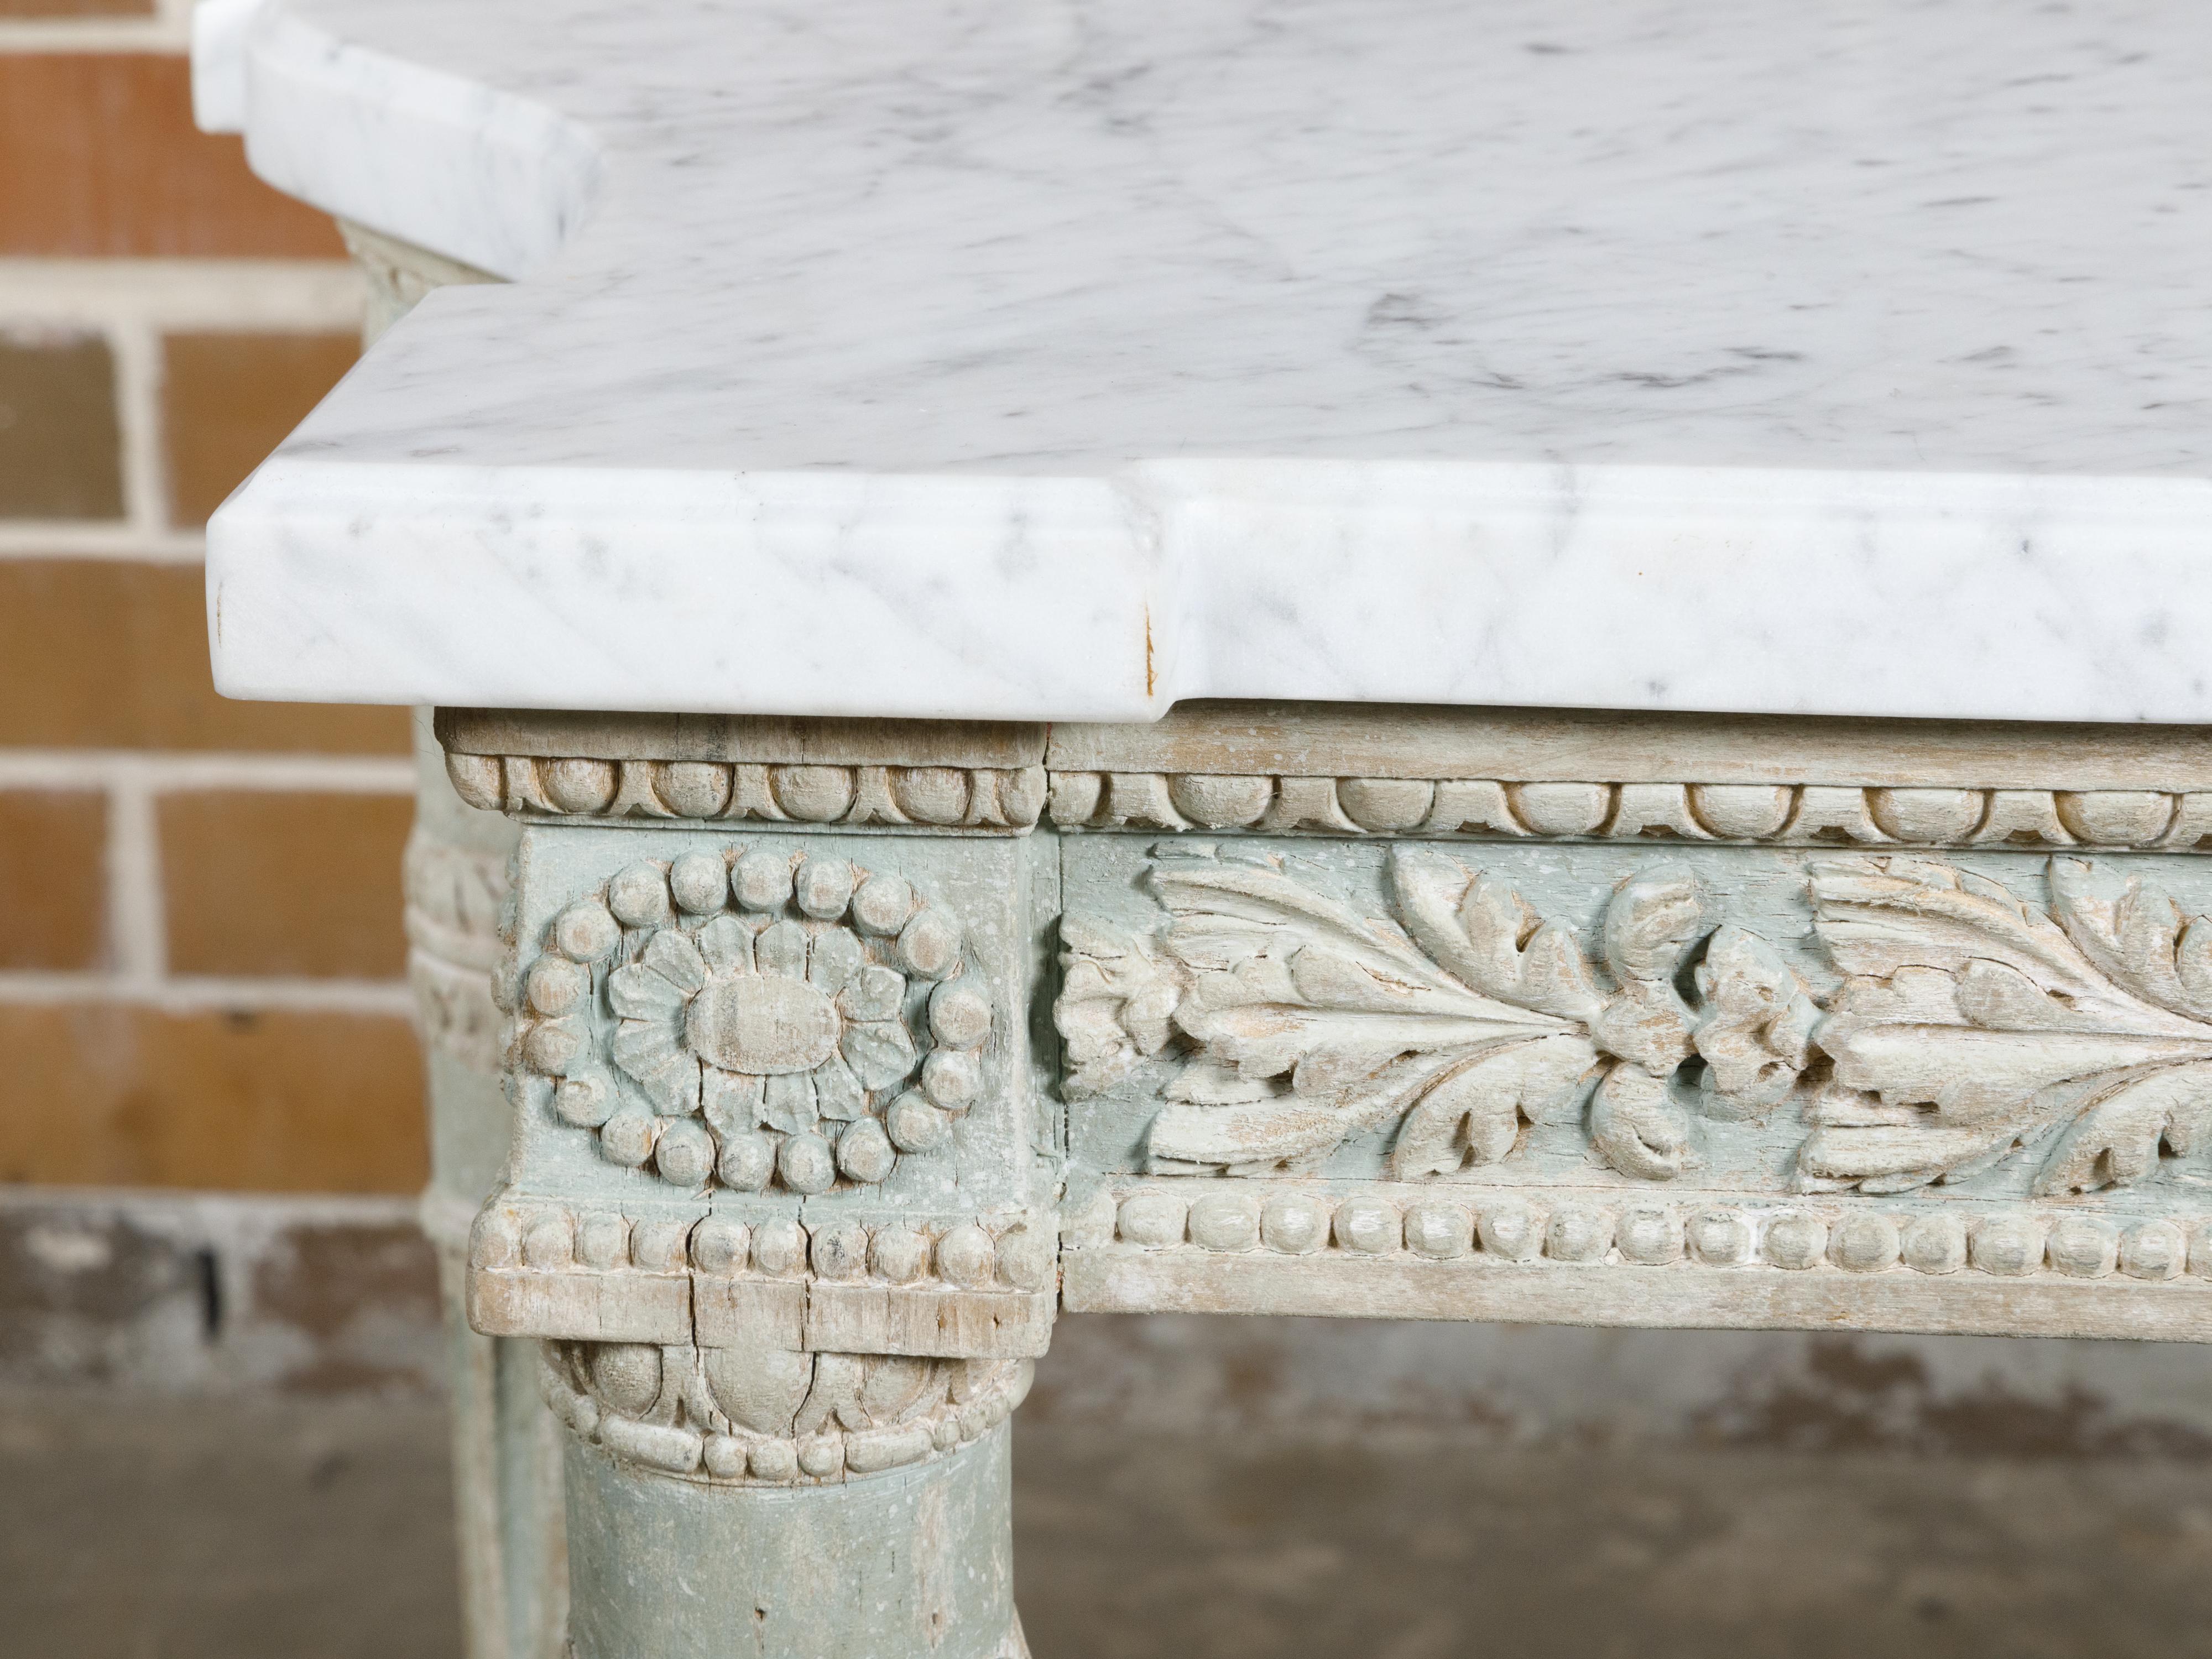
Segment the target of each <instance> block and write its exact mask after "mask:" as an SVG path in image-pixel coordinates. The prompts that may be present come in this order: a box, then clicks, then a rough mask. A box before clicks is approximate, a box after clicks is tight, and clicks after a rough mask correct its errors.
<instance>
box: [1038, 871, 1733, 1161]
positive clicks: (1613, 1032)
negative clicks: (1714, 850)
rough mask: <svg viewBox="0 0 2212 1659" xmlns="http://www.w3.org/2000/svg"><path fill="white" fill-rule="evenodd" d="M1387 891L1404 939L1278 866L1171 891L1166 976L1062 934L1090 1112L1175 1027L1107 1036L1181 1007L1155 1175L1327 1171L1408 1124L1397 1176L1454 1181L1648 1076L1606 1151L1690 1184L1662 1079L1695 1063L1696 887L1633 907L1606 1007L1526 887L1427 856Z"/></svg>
mask: <svg viewBox="0 0 2212 1659" xmlns="http://www.w3.org/2000/svg"><path fill="white" fill-rule="evenodd" d="M1390 874H1391V884H1392V893H1393V897H1394V899H1395V908H1396V912H1397V915H1399V916H1400V917H1401V918H1402V919H1403V926H1402V927H1401V926H1399V925H1396V924H1394V923H1392V922H1390V921H1370V920H1369V919H1367V918H1364V917H1362V916H1359V915H1355V914H1354V913H1353V912H1352V911H1351V910H1349V909H1347V908H1346V907H1344V906H1343V905H1341V904H1340V903H1338V902H1336V901H1334V900H1333V899H1330V898H1328V897H1325V896H1322V895H1321V894H1320V893H1318V892H1316V891H1315V890H1312V889H1311V888H1310V887H1308V886H1306V885H1304V884H1302V883H1300V882H1298V881H1297V880H1294V879H1293V878H1291V877H1290V876H1289V875H1287V874H1286V873H1285V872H1284V871H1283V870H1282V869H1281V867H1279V866H1278V865H1275V864H1273V863H1272V862H1257V863H1252V862H1244V863H1232V862H1225V861H1221V860H1214V859H1211V858H1201V859H1192V860H1179V861H1178V862H1176V863H1175V864H1173V865H1164V866H1161V867H1159V868H1158V869H1156V870H1155V871H1154V872H1152V877H1151V884H1152V890H1153V891H1154V893H1155V895H1156V896H1158V898H1159V900H1160V902H1161V903H1162V905H1163V906H1164V908H1166V909H1167V910H1168V912H1169V914H1170V917H1171V918H1172V920H1171V921H1170V926H1169V928H1168V931H1167V934H1166V936H1165V938H1164V940H1163V942H1162V952H1163V954H1164V957H1166V958H1167V961H1168V963H1170V964H1171V965H1172V970H1173V971H1172V972H1170V969H1167V968H1164V967H1161V966H1159V965H1158V964H1157V963H1152V964H1150V965H1146V964H1147V959H1148V955H1149V953H1148V952H1147V951H1146V947H1144V946H1143V945H1140V944H1139V943H1138V942H1137V941H1135V940H1133V939H1130V938H1129V937H1128V936H1127V935H1124V934H1120V933H1114V932H1113V931H1112V930H1104V929H1100V928H1098V927H1097V925H1096V924H1091V923H1086V922H1080V921H1079V922H1078V923H1077V924H1076V926H1075V927H1074V928H1073V930H1069V931H1066V932H1064V933H1063V943H1064V944H1065V945H1066V947H1067V954H1066V962H1067V963H1068V969H1069V980H1068V988H1067V989H1066V990H1065V991H1063V993H1062V995H1061V999H1060V1004H1059V1006H1058V1018H1059V1020H1060V1029H1061V1031H1062V1033H1063V1035H1064V1036H1066V1037H1067V1039H1068V1041H1069V1044H1070V1054H1071V1058H1072V1059H1073V1060H1074V1062H1075V1071H1074V1073H1073V1089H1074V1090H1075V1091H1079V1092H1081V1091H1095V1090H1096V1089H1097V1087H1100V1086H1104V1085H1103V1084H1102V1083H1101V1081H1100V1079H1106V1080H1108V1081H1110V1079H1111V1078H1112V1077H1115V1076H1119V1075H1121V1074H1122V1073H1126V1071H1127V1068H1128V1066H1131V1065H1133V1064H1134V1061H1135V1057H1136V1055H1137V1054H1139V1053H1158V1052H1159V1050H1160V1048H1162V1047H1163V1046H1164V1042H1165V1034H1164V1026H1163V1025H1160V1024H1155V1025H1153V1026H1152V1027H1148V1028H1136V1027H1133V1026H1130V1025H1128V1024H1126V1023H1125V1024H1124V1029H1123V1031H1122V1033H1121V1037H1120V1039H1119V1040H1118V1041H1117V1040H1116V1039H1115V1038H1114V1037H1112V1036H1108V1035H1106V1034H1105V1033H1104V1032H1103V1030H1101V1029H1100V1025H1101V1022H1102V1021H1103V1019H1105V1018H1109V1017H1110V1011H1111V1010H1112V1009H1114V1008H1115V1006H1119V1007H1121V1008H1122V1009H1127V1008H1130V1007H1133V1006H1136V1004H1137V1002H1138V1000H1139V996H1140V994H1143V993H1147V992H1149V993H1152V994H1155V996H1157V994H1158V992H1159V990H1160V989H1161V988H1162V987H1165V986H1168V985H1170V984H1176V985H1179V987H1180V991H1181V994H1180V996H1179V997H1178V998H1177V999H1176V1000H1175V1001H1174V1002H1173V1004H1172V1009H1173V1024H1174V1026H1175V1028H1176V1030H1180V1031H1181V1032H1182V1034H1183V1035H1184V1036H1186V1037H1187V1038H1188V1040H1189V1041H1190V1042H1191V1043H1193V1044H1194V1045H1195V1048H1196V1053H1195V1054H1193V1055H1191V1056H1190V1057H1189V1058H1188V1059H1187V1060H1185V1062H1184V1064H1183V1065H1182V1069H1181V1071H1180V1072H1179V1073H1178V1075H1177V1076H1176V1079H1174V1081H1173V1082H1171V1083H1170V1085H1169V1086H1168V1089H1167V1091H1166V1092H1167V1096H1168V1101H1169V1104H1168V1105H1167V1106H1166V1107H1165V1108H1164V1109H1163V1110H1162V1111H1161V1112H1160V1114H1159V1115H1158V1117H1157V1118H1155V1120H1154V1121H1153V1123H1152V1130H1151V1133H1150V1137H1149V1140H1148V1143H1147V1152H1148V1156H1149V1158H1150V1159H1151V1161H1152V1166H1153V1168H1155V1169H1156V1170H1191V1171H1196V1170H1221V1171H1224V1172H1226V1173H1229V1174H1232V1175H1243V1174H1259V1173H1262V1172H1266V1171H1269V1170H1311V1169H1314V1168H1316V1167H1318V1165H1319V1164H1321V1163H1322V1160H1324V1159H1325V1158H1327V1157H1328V1155H1329V1154H1330V1153H1331V1152H1334V1150H1335V1149H1336V1147H1337V1146H1340V1144H1341V1143H1342V1142H1343V1141H1344V1139H1346V1137H1347V1136H1349V1135H1352V1134H1354V1133H1359V1132H1361V1131H1363V1130H1370V1129H1375V1128H1380V1127H1384V1126H1387V1125H1392V1124H1395V1126H1396V1135H1395V1140H1394V1142H1393V1146H1392V1150H1391V1153H1390V1163H1391V1168H1392V1170H1393V1171H1394V1173H1395V1174H1396V1175H1398V1176H1401V1178H1413V1177H1418V1176H1427V1175H1436V1174H1443V1173H1449V1172H1450V1171H1452V1170H1458V1169H1462V1168H1466V1167H1468V1166H1470V1165H1480V1164H1492V1163H1496V1162H1498V1161H1499V1160H1501V1159H1503V1158H1506V1157H1507V1156H1509V1155H1510V1153H1511V1152H1513V1150H1514V1149H1515V1147H1516V1146H1517V1145H1518V1144H1519V1142H1520V1139H1521V1135H1522V1125H1523V1124H1524V1123H1539V1122H1550V1121H1563V1120H1565V1121H1571V1120H1572V1119H1573V1118H1574V1117H1575V1116H1576V1115H1577V1114H1578V1113H1579V1112H1580V1111H1581V1109H1582V1108H1583V1103H1584V1102H1585V1101H1586V1100H1588V1099H1589V1097H1590V1095H1591V1092H1592V1091H1593V1089H1594V1088H1595V1086H1596V1085H1598V1084H1599V1083H1600V1080H1601V1079H1604V1078H1606V1077H1607V1074H1608V1073H1614V1072H1624V1073H1625V1072H1627V1071H1634V1072H1637V1073H1639V1074H1641V1077H1642V1079H1643V1081H1642V1082H1641V1083H1637V1082H1632V1081H1628V1080H1626V1079H1623V1080H1622V1081H1620V1083H1618V1084H1617V1085H1615V1093H1614V1095H1613V1099H1614V1100H1616V1101H1618V1102H1624V1103H1625V1102H1627V1101H1630V1100H1632V1101H1633V1107H1632V1109H1630V1108H1629V1107H1627V1106H1626V1105H1623V1106H1622V1107H1621V1108H1620V1109H1619V1110H1616V1111H1613V1112H1611V1113H1609V1114H1607V1115H1604V1117H1603V1121H1605V1123H1607V1125H1608V1126H1617V1131H1618V1132H1617V1133H1605V1134H1601V1135H1595V1136H1594V1138H1593V1144H1594V1145H1595V1146H1597V1148H1598V1150H1599V1152H1600V1153H1601V1155H1602V1156H1604V1157H1606V1158H1607V1159H1608V1160H1609V1161H1616V1162H1617V1166H1618V1167H1622V1168H1624V1169H1625V1170H1627V1171H1628V1172H1631V1173H1634V1174H1638V1175H1641V1176H1647V1177H1650V1178H1657V1179H1664V1178H1667V1177H1668V1176H1673V1175H1674V1174H1677V1173H1679V1172H1680V1169H1681V1167H1682V1164H1683V1162H1684V1160H1685V1158H1686V1154H1687V1133H1686V1122H1685V1121H1683V1118H1682V1115H1681V1113H1680V1109H1678V1108H1676V1107H1675V1106H1674V1104H1673V1103H1672V1101H1671V1098H1670V1097H1669V1091H1668V1085H1667V1083H1666V1078H1667V1075H1668V1073H1671V1072H1672V1071H1673V1070H1674V1067H1675V1066H1677V1065H1678V1064H1679V1063H1680V1060H1683V1059H1684V1058H1686V1057H1687V1055H1688V1054H1689V1053H1690V1033H1691V1029H1692V1024H1693V1023H1694V1022H1693V1018H1692V1015H1691V1013H1690V1011H1689V1010H1688V1008H1687V1007H1686V1006H1685V1005H1684V1004H1683V1002H1682V1000H1681V999H1680V996H1679V995H1678V994H1676V993H1675V991H1674V987H1673V976H1674V971H1675V969H1676V968H1677V967H1678V966H1679V964H1680V959H1681V957H1682V954H1683V952H1684V951H1686V949H1687V948H1688V946H1689V945H1690V944H1691V942H1692V941H1693V940H1694V939H1696V938H1697V937H1698V934H1699V927H1700V926H1701V919H1702V915H1703V901H1702V898H1701V896H1700V895H1699V891H1698V889H1697V885H1696V883H1695V882H1694V881H1693V880H1692V878H1690V877H1689V875H1688V874H1687V872H1683V871H1680V870H1678V869H1674V868H1671V867H1662V868H1661V869H1658V870H1655V871H1651V872H1642V873H1639V874H1638V875H1637V876H1634V877H1632V878H1630V879H1629V880H1627V881H1625V882H1624V883H1622V884H1621V886H1620V889H1619V890H1617V891H1616V892H1615V894H1614V896H1613V900H1612V902H1611V903H1610V905H1609V907H1608V910H1607V922H1606V928H1605V940H1604V945H1605V952H1606V957H1607V964H1608V966H1609V967H1610V968H1611V969H1612V974H1613V979H1614V980H1615V981H1616V983H1615V984H1614V985H1613V986H1612V987H1607V986H1606V985H1605V984H1604V983H1603V982H1602V981H1601V975H1600V974H1599V971H1598V969H1596V967H1595V965H1594V964H1593V963H1591V961H1590V960H1589V957H1588V956H1587V954H1586V953H1585V951H1584V950H1583V945H1582V943H1581V941H1580V940H1579V939H1577V936H1576V935H1575V933H1574V932H1573V931H1572V930H1571V929H1570V928H1567V927H1562V926H1560V925H1559V924H1557V923H1553V922H1550V921H1546V920H1545V919H1544V918H1542V917H1541V916H1539V915H1537V914H1536V913H1535V912H1534V911H1533V910H1532V909H1530V908H1529V907H1528V905H1527V904H1526V902H1524V901H1523V900H1522V898H1521V896H1520V895H1519V894H1518V893H1517V892H1516V891H1515V890H1513V889H1512V888H1511V887H1510V886H1509V885H1506V884H1503V883H1500V882H1498V881H1495V880H1492V879H1491V878H1487V877H1486V876H1484V875H1482V874H1480V873H1479V872H1472V871H1470V870H1468V868H1467V867H1466V866H1462V865H1461V864H1460V863H1458V862H1457V861H1456V860H1452V859H1449V858H1446V857H1444V856H1443V855H1441V854H1435V853H1431V852H1425V851H1423V850H1421V849H1419V848H1401V849H1398V851H1397V852H1396V854H1395V857H1394V859H1393V860H1392V864H1391V869H1390ZM1152 1006H1153V1007H1154V1008H1157V1006H1158V1003H1157V1002H1155V1003H1154V1004H1153V1005H1152ZM1122 1018H1124V1020H1125V1022H1126V1015H1125V1016H1122Z"/></svg>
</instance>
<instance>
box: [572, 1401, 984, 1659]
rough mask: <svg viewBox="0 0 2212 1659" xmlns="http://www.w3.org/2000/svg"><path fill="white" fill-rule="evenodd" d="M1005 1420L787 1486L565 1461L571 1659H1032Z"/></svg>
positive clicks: (598, 1455) (577, 1458)
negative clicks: (858, 1472)
mask: <svg viewBox="0 0 2212 1659" xmlns="http://www.w3.org/2000/svg"><path fill="white" fill-rule="evenodd" d="M1011 1472H1012V1442H1011V1437H1010V1434H1009V1431H1008V1430H1007V1428H1006V1425H1003V1424H1002V1425H1000V1427H999V1428H998V1429H996V1430H995V1431H993V1432H991V1433H990V1434H988V1435H987V1436H985V1437H984V1438H983V1439H981V1441H979V1442H977V1443H975V1445H973V1446H970V1447H969V1448H967V1449H964V1450H962V1451H959V1452H957V1453H955V1454H953V1455H950V1456H947V1457H944V1458H940V1459H939V1460H937V1461H936V1462H931V1463H927V1464H924V1465H921V1466H919V1467H917V1468H911V1469H901V1470H894V1471H891V1472H890V1473H887V1474H878V1475H872V1476H869V1477H866V1478H865V1479H850V1480H840V1481H838V1482H836V1483H835V1484H831V1485H825V1486H805V1487H800V1488H798V1489H795V1490H778V1489H773V1488H765V1487H753V1488H737V1487H714V1486H705V1485H702V1484H699V1483H696V1482H692V1481H687V1480H678V1479H672V1478H671V1477H669V1476H666V1475H661V1474H651V1473H647V1472H645V1471H642V1470H641V1469H639V1468H637V1467H636V1466H635V1465H634V1464H630V1463H627V1462H620V1461H617V1459H616V1458H614V1457H612V1456H611V1455H608V1454H607V1453H605V1452H604V1451H602V1450H600V1449H597V1448H594V1447H591V1446H586V1445H585V1444H582V1443H572V1444H571V1446H570V1448H569V1451H568V1458H567V1485H568V1542H569V1552H570V1560H571V1564H572V1565H571V1571H572V1573H573V1575H574V1592H575V1603H574V1615H573V1618H572V1620H571V1627H570V1629H571V1638H570V1639H571V1643H572V1645H573V1650H574V1655H575V1659H738V1656H739V1655H743V1656H745V1659H1027V1654H1028V1650H1027V1648H1026V1646H1025V1645H1024V1643H1023V1641H1022V1636H1021V1625H1020V1621H1019V1620H1018V1619H1017V1618H1016V1616H1015V1613H1014V1579H1013V1538H1012V1526H1011V1524H1010V1516H1011V1510H1010V1504H1011V1486H1010V1480H1011Z"/></svg>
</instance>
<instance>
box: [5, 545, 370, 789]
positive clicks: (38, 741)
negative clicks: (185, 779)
mask: <svg viewBox="0 0 2212 1659" xmlns="http://www.w3.org/2000/svg"><path fill="white" fill-rule="evenodd" d="M0 748H13V749H227V750H301V751H310V752H316V753H323V754H386V755H397V754H404V753H405V752H406V751H407V748H408V735H407V711H406V710H405V709H404V708H340V707H337V706H333V705H329V704H316V703H301V702H232V701H230V700H229V699H228V698H227V697H218V696H216V694H215V682H214V681H213V680H212V679H211V678H210V677H209V673H208V641H207V605H206V599H205V577H204V573H203V572H202V571H201V569H200V567H199V566H197V564H191V565H176V564H138V563H131V562H125V561H121V560H110V559H12V558H11V559H0Z"/></svg>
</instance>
